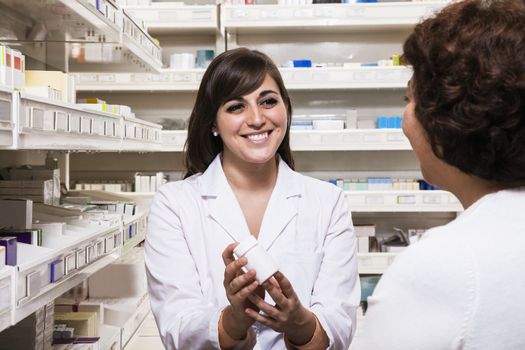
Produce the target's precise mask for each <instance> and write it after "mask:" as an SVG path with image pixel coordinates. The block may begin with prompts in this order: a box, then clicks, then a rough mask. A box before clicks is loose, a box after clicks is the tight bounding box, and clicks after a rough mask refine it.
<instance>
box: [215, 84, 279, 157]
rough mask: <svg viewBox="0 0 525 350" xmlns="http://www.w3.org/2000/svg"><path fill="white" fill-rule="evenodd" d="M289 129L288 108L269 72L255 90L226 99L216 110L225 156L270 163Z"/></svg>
mask: <svg viewBox="0 0 525 350" xmlns="http://www.w3.org/2000/svg"><path fill="white" fill-rule="evenodd" d="M286 128H287V108H286V105H285V103H284V101H283V99H282V97H281V94H280V92H279V87H278V85H277V83H276V82H275V80H273V78H272V77H270V76H269V75H266V78H265V79H264V81H263V83H262V85H261V86H260V87H259V88H257V89H256V90H255V91H253V92H251V93H249V94H247V95H244V96H239V97H237V98H234V99H232V100H230V101H226V103H224V104H223V105H222V106H220V107H219V110H218V111H217V121H216V131H218V132H219V135H220V137H221V139H222V142H223V144H224V153H223V157H224V159H230V160H234V161H241V162H246V163H252V164H264V163H267V162H268V161H270V160H273V159H274V157H275V154H276V153H277V149H278V148H279V145H280V144H281V142H282V141H283V139H284V136H285V134H286Z"/></svg>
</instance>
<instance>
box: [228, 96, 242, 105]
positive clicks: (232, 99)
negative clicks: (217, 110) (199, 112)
mask: <svg viewBox="0 0 525 350" xmlns="http://www.w3.org/2000/svg"><path fill="white" fill-rule="evenodd" d="M232 101H239V102H243V101H244V98H243V97H242V96H234V97H232V98H229V99H228V100H226V101H225V102H224V103H223V105H225V104H226V103H228V102H232Z"/></svg>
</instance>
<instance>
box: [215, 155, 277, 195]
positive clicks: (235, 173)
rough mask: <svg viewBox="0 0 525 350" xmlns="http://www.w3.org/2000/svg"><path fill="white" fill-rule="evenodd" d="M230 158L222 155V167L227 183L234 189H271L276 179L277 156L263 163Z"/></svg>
mask: <svg viewBox="0 0 525 350" xmlns="http://www.w3.org/2000/svg"><path fill="white" fill-rule="evenodd" d="M232 158H233V157H228V156H227V155H225V156H224V157H223V159H222V169H223V171H224V175H225V176H226V179H227V180H228V183H229V184H230V186H232V188H233V189H234V190H240V191H265V190H269V191H271V190H273V188H274V186H275V182H276V181H277V163H278V158H277V157H275V158H273V159H271V160H270V161H268V162H266V163H264V164H249V163H246V162H240V161H235V160H234V159H232Z"/></svg>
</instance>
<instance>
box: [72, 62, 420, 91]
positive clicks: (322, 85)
mask: <svg viewBox="0 0 525 350" xmlns="http://www.w3.org/2000/svg"><path fill="white" fill-rule="evenodd" d="M279 70H280V71H281V74H282V77H283V79H284V82H285V84H286V87H287V89H288V90H290V91H294V90H338V89H347V90H364V89H406V87H407V84H408V81H409V80H410V78H411V76H412V70H411V69H410V68H408V67H403V66H399V67H357V68H348V67H328V68H280V69H279ZM203 75H204V69H188V70H171V69H163V70H161V73H160V74H147V73H143V74H126V73H79V74H76V76H75V78H76V89H77V91H197V90H198V89H199V85H200V82H201V80H202V77H203Z"/></svg>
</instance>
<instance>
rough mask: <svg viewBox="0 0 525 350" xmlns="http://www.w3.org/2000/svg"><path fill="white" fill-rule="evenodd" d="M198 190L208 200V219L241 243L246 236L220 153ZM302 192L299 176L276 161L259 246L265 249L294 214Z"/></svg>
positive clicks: (242, 216)
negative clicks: (273, 181) (276, 164)
mask: <svg viewBox="0 0 525 350" xmlns="http://www.w3.org/2000/svg"><path fill="white" fill-rule="evenodd" d="M199 182H200V191H201V196H202V197H203V199H208V200H207V203H208V210H209V211H208V213H209V216H210V217H211V218H212V219H213V220H215V221H216V222H217V223H218V224H219V225H220V226H221V227H222V228H223V229H224V230H225V231H226V233H227V234H228V235H229V236H230V237H231V238H232V240H233V241H237V242H238V241H241V240H242V239H243V238H244V237H247V235H249V234H250V231H249V229H248V225H247V223H246V220H245V218H244V214H243V212H242V210H241V207H240V206H239V202H238V201H237V198H236V197H235V194H234V193H233V190H232V189H231V187H230V185H229V183H228V180H227V179H226V176H225V175H224V171H223V169H222V164H221V154H219V155H217V156H216V157H215V159H214V160H213V162H212V163H211V164H210V165H209V166H208V169H206V171H205V172H204V173H203V174H202V176H200V178H199ZM303 191H304V183H303V180H302V175H300V174H298V173H296V172H294V171H293V170H292V169H290V167H289V166H288V165H287V164H286V162H284V161H283V160H281V159H280V157H279V165H278V173H277V181H276V183H275V188H274V189H273V192H272V195H271V197H270V200H269V202H268V206H267V208H266V212H265V213H264V218H263V222H262V224H261V230H260V232H259V238H258V240H259V244H261V245H262V246H263V247H264V248H265V249H269V248H270V246H271V245H272V244H273V242H274V241H275V240H276V239H277V237H278V236H279V235H280V234H281V233H282V232H283V231H284V229H285V228H286V226H287V225H288V224H289V223H290V221H292V219H293V218H294V217H295V216H296V215H297V207H298V205H297V204H298V202H297V199H298V198H299V197H301V194H302V193H303Z"/></svg>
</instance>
